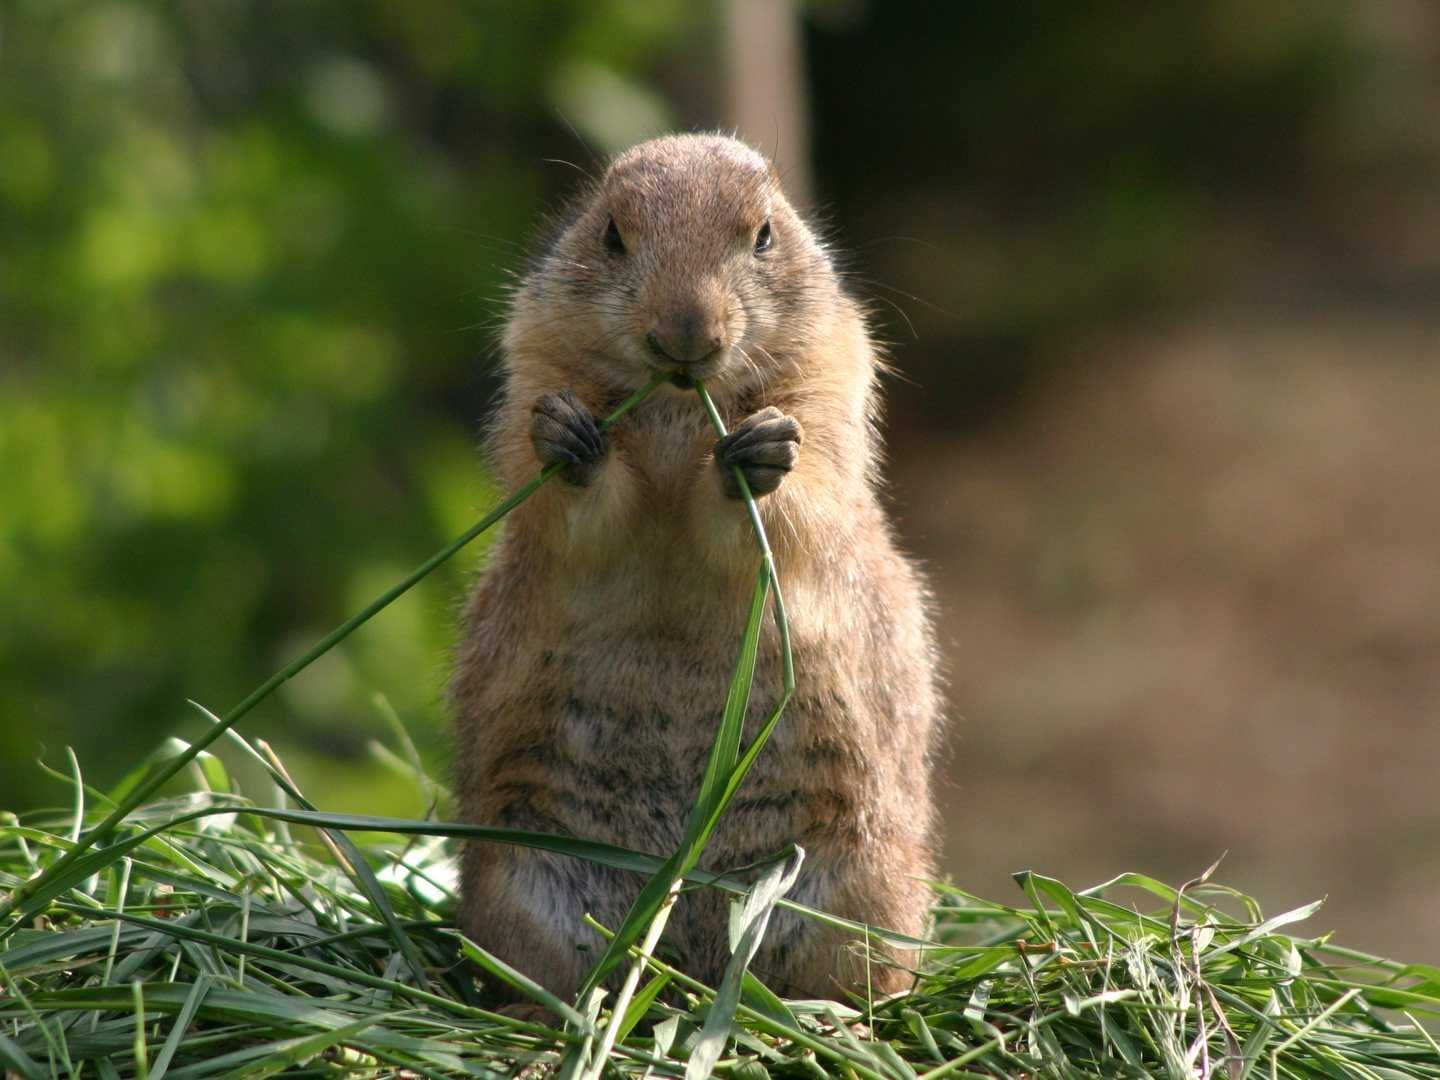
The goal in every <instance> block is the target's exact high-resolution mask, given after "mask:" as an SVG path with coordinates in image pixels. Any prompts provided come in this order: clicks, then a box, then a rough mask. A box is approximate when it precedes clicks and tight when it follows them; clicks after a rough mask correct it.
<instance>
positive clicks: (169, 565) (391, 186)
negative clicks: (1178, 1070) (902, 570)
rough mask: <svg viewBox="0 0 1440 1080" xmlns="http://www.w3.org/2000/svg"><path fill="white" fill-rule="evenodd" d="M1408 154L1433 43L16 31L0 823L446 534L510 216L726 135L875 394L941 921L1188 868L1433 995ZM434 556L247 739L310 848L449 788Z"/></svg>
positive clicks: (620, 2) (1417, 315) (3, 485)
mask: <svg viewBox="0 0 1440 1080" xmlns="http://www.w3.org/2000/svg"><path fill="white" fill-rule="evenodd" d="M1437 117H1440V6H1437V5H1436V4H1434V3H1433V2H1431V0H1380V2H1374V3H1329V2H1323V0H1308V2H1306V3H1293V2H1282V0H1216V2H1212V3H1208V4H1203V5H1200V4H1185V3H1163V4H1147V5H1140V6H1136V5H1114V4H1106V3H1099V2H1092V0H1080V2H1074V3H1070V4H1066V5H1060V6H1057V5H1054V4H1046V3H1038V2H1033V0H1018V2H1010V3H1003V4H1002V3H976V4H936V5H931V4H919V3H899V2H886V3H880V2H878V0H869V2H867V0H814V2H812V3H805V4H800V5H792V4H790V3H787V2H782V0H728V2H715V3H709V4H697V3H691V2H688V0H570V2H559V0H545V2H536V3H523V4H522V3H461V2H457V0H412V2H409V3H405V4H392V3H386V2H381V0H373V2H367V3H359V2H348V0H346V2H341V0H316V2H312V3H306V4H290V3H283V2H279V0H274V2H263V0H203V2H202V0H172V2H169V3H163V4H160V3H150V2H127V0H104V2H82V0H7V2H5V3H4V4H3V5H0V805H3V806H6V807H9V808H12V809H16V810H23V809H27V808H32V807H36V806H41V805H53V804H56V803H62V802H66V801H68V799H69V792H68V791H67V789H66V788H65V787H64V786H63V785H62V784H61V783H59V782H57V781H56V780H54V779H52V778H50V777H48V776H47V775H46V773H45V771H44V770H43V769H42V768H41V766H39V765H37V764H36V762H37V760H43V761H44V762H45V763H47V764H48V765H49V766H50V767H52V768H55V769H58V770H61V771H62V772H64V771H68V768H69V766H68V764H67V761H66V756H65V751H64V747H65V746H66V745H73V746H74V747H75V748H76V750H77V752H78V755H79V760H80V762H81V765H82V767H83V768H84V769H85V770H86V776H87V779H90V780H92V781H94V782H96V783H99V784H104V783H108V782H112V781H114V780H115V779H116V778H117V777H118V776H119V775H121V774H122V773H123V772H125V771H126V770H127V769H129V768H130V767H132V766H133V765H134V764H135V763H136V762H138V761H139V760H140V759H142V758H143V757H144V756H145V755H146V754H148V753H149V752H150V751H151V750H152V749H153V748H154V747H155V746H156V744H157V743H158V742H159V740H161V739H162V738H163V737H164V736H165V735H166V734H168V733H172V732H180V733H183V732H187V731H188V732H194V731H196V730H198V726H197V725H198V722H197V720H196V719H195V718H194V716H193V714H191V713H189V712H188V710H187V707H186V706H185V704H184V702H185V699H186V698H187V697H192V698H195V699H197V700H199V701H201V702H203V703H204V704H206V705H207V706H209V707H210V708H212V709H214V710H216V711H222V710H223V709H225V708H226V707H228V706H229V705H231V704H233V703H234V702H235V701H237V700H238V699H239V698H240V697H242V696H243V695H244V693H245V692H247V691H248V690H249V689H250V688H251V687H253V686H254V685H255V684H257V683H258V682H259V681H261V680H262V679H263V678H264V677H265V676H267V675H269V674H270V673H271V672H272V671H274V670H275V669H276V668H278V667H279V666H280V665H281V664H283V663H284V662H285V661H286V660H288V659H290V658H292V657H293V656H295V655H297V654H298V653H299V652H300V651H302V650H303V649H304V648H305V647H306V646H307V645H308V644H310V643H311V642H312V641H313V640H314V639H316V638H318V637H319V636H321V635H322V634H323V633H324V632H325V631H327V630H328V629H330V628H331V627H332V626H334V625H335V624H337V623H339V622H340V621H341V620H342V619H343V618H344V617H345V616H346V615H348V614H350V613H352V612H354V611H356V610H358V609H359V608H360V607H361V606H363V604H364V603H365V602H367V601H368V600H369V599H370V598H372V597H373V596H374V595H376V594H378V593H379V592H380V591H381V590H382V589H383V588H385V587H386V586H388V585H389V584H390V583H392V582H393V581H394V580H396V579H398V578H399V577H400V576H402V575H403V574H404V573H405V572H406V571H408V570H409V569H411V568H412V567H413V566H414V565H416V564H418V563H419V562H420V561H421V560H422V559H424V558H425V557H426V556H427V555H429V554H430V553H431V552H433V551H434V550H436V549H437V548H439V547H440V546H441V545H442V544H443V543H444V542H445V541H446V540H447V539H449V538H450V537H452V536H453V535H455V534H457V533H458V532H460V531H461V530H462V529H464V528H465V527H466V526H467V525H469V524H470V523H471V522H472V521H473V520H474V518H475V517H476V516H477V515H478V514H479V513H480V512H481V511H482V510H483V509H484V508H486V507H487V506H488V505H490V503H491V501H492V500H493V499H494V498H495V497H496V494H497V493H496V492H495V491H494V490H493V488H492V487H491V486H490V483H489V481H488V480H487V477H486V475H485V473H484V471H483V468H482V466H481V464H480V462H479V459H478V455H477V451H476V446H477V443H478V440H479V437H480V434H481V431H482V424H483V417H484V415H485V412H486V408H487V403H488V402H489V401H490V400H491V397H492V395H493V393H494V391H495V377H494V351H493V343H494V339H495V329H496V326H497V322H498V320H499V318H500V317H501V315H502V311H503V308H502V301H503V290H504V288H505V285H506V282H507V280H508V277H507V275H508V274H509V273H510V272H511V271H512V270H513V269H514V268H515V267H516V266H517V265H518V263H519V261H520V257H521V254H522V252H523V249H524V245H525V243H526V241H527V238H528V237H529V236H530V234H531V231H532V229H533V227H534V225H535V223H536V221H537V219H538V217H539V216H540V215H541V214H542V213H543V212H544V211H545V210H546V209H547V208H552V207H553V206H554V205H555V203H556V201H557V200H558V199H560V198H563V196H564V195H565V193H566V192H568V191H570V190H572V189H573V187H574V185H575V182H576V180H577V179H578V176H577V171H576V169H577V167H578V168H579V169H581V170H590V169H593V168H594V167H595V160H596V158H597V157H599V158H603V157H604V156H605V155H607V154H609V153H611V152H613V151H615V150H616V149H618V148H620V147H623V146H625V145H626V144H628V143H630V142H632V141H634V140H636V139H639V138H642V137H644V136H646V135H650V134H653V133H656V132H660V131H664V130H670V129H687V128H696V127H701V128H703V127H714V126H720V127H725V128H731V127H736V128H738V129H739V130H741V131H742V132H743V133H745V134H746V135H747V136H748V137H749V138H750V139H751V140H752V141H753V142H755V143H756V144H757V145H759V146H761V147H762V148H763V149H765V150H766V151H767V152H770V153H773V154H775V155H776V157H777V159H778V161H779V163H780V165H781V166H782V168H783V169H784V170H785V172H786V174H787V176H788V178H789V181H790V183H791V186H792V187H793V188H794V189H795V190H796V192H797V193H798V194H799V195H800V197H801V198H802V199H803V200H804V201H805V202H806V203H807V204H808V205H809V206H811V207H812V208H813V209H815V210H816V211H817V212H818V213H819V214H820V215H821V216H822V217H823V218H824V219H825V220H827V221H828V222H829V223H830V224H831V225H832V227H833V230H834V236H835V239H836V241H837V243H838V244H839V245H840V246H841V247H842V248H844V249H846V250H847V251H849V252H850V253H851V258H850V259H849V261H848V266H849V269H850V271H851V274H852V283H853V288H854V289H855V291H856V292H858V293H859V294H860V295H862V296H864V297H865V298H867V299H868V300H869V301H870V302H871V303H872V304H873V306H874V309H875V315H876V320H877V325H878V328H879V332H880V334H881V335H882V336H883V337H884V338H885V339H886V340H887V341H889V342H891V343H893V345H894V358H895V360H896V362H897V364H898V366H899V368H900V370H901V372H902V374H901V376H900V377H897V378H895V379H892V380H890V381H889V384H888V387H887V394H888V400H889V403H890V408H889V415H890V419H889V432H890V443H891V448H892V462H891V466H890V474H891V477H892V486H891V493H890V494H891V500H892V504H893V507H894V511H895V514H896V517H897V520H898V523H899V528H900V531H901V533H902V535H903V537H904V539H905V542H906V544H907V545H908V547H909V548H910V549H911V550H912V551H914V552H916V553H917V554H918V555H919V556H921V557H922V558H923V559H924V560H925V562H926V563H927V564H928V567H929V572H930V574H931V576H932V579H933V581H934V585H935V590H936V593H937V596H938V600H939V606H940V612H941V616H940V631H941V634H942V637H943V641H944V644H945V652H946V656H947V667H948V677H949V688H950V689H949V693H950V700H951V713H952V717H953V722H952V738H951V740H950V748H949V750H948V753H947V756H946V759H945V762H944V766H943V769H942V775H943V778H944V779H943V794H944V798H945V802H946V820H947V827H946V834H945V839H944V851H945V868H946V870H947V872H949V873H950V874H951V875H953V876H954V878H955V879H956V880H957V881H958V882H959V883H960V884H962V885H963V886H964V887H966V888H968V889H971V890H973V891H976V892H979V893H982V894H984V895H987V896H992V897H995V898H998V899H1006V900H1014V899H1018V896H1019V894H1018V892H1016V890H1015V889H1014V887H1013V885H1012V884H1011V883H1010V881H1009V879H1008V874H1009V873H1010V872H1011V871H1014V870H1018V869H1021V868H1033V869H1037V870H1041V871H1044V872H1047V873H1051V874H1055V875H1058V876H1061V877H1064V878H1065V879H1066V880H1067V881H1069V882H1070V883H1071V884H1073V885H1077V886H1079V885H1088V884H1093V883H1095V882H1097V881H1099V880H1101V879H1102V878H1104V877H1108V876H1110V875H1112V874H1114V873H1117V872H1120V871H1123V870H1130V869H1136V870H1143V871H1145V872H1148V873H1151V874H1154V875H1157V876H1160V877H1164V878H1168V879H1170V880H1171V881H1179V880H1183V879H1184V878H1186V877H1189V876H1191V875H1193V874H1195V873H1198V872H1199V871H1200V870H1202V869H1203V868H1204V867H1205V866H1206V865H1207V864H1208V863H1209V862H1210V861H1211V860H1212V859H1214V858H1215V857H1216V856H1218V855H1219V854H1221V853H1222V852H1224V851H1228V852H1229V856H1228V860H1227V862H1226V864H1225V865H1224V867H1223V869H1222V871H1221V873H1220V875H1219V876H1220V877H1221V878H1222V879H1224V880H1227V881H1230V882H1233V883H1234V884H1236V885H1238V886H1241V887H1243V888H1245V889H1246V890H1247V891H1250V892H1252V893H1254V894H1255V895H1257V896H1259V897H1260V898H1262V900H1264V901H1265V902H1266V903H1267V904H1268V905H1269V906H1270V907H1271V908H1273V909H1276V910H1278V909H1280V908H1281V907H1285V906H1291V905H1294V904H1298V903H1301V902H1304V901H1307V900H1310V899H1313V898H1316V897H1318V896H1322V895H1326V894H1328V895H1329V897H1330V902H1329V905H1328V906H1327V907H1326V909H1325V910H1324V911H1323V912H1322V913H1321V915H1320V916H1319V917H1318V918H1317V919H1316V920H1314V921H1313V922H1312V923H1311V924H1310V927H1311V929H1312V930H1313V931H1314V932H1319V931H1321V930H1324V929H1328V928H1335V929H1338V930H1339V931H1340V933H1341V936H1342V938H1343V940H1344V941H1346V942H1347V943H1348V944H1351V945H1353V946H1355V947H1359V948H1366V949H1373V950H1378V951H1383V952H1387V953H1392V954H1398V955H1401V956H1403V957H1404V958H1405V959H1409V960H1430V961H1435V960H1440V903H1437V902H1436V895H1437V893H1440V715H1437V706H1440V365H1437V363H1436V361H1437V359H1440V187H1437V184H1440V122H1437ZM566 162H568V163H571V164H566ZM479 556H480V552H479V551H478V550H468V551H467V552H466V553H464V555H463V556H462V557H460V558H459V559H457V560H455V561H454V563H452V564H451V565H448V566H447V567H445V568H444V569H443V570H442V571H441V572H439V573H437V574H436V575H434V576H433V577H432V578H431V579H429V580H427V581H426V582H425V583H424V585H423V586H422V587H420V588H418V589H417V590H415V592H414V593H412V594H411V595H409V596H407V597H406V598H405V599H404V600H403V601H401V602H400V603H398V604H397V605H395V607H394V608H392V609H390V610H388V611H387V612H386V613H384V614H383V615H382V616H381V617H380V618H378V619H376V620H375V621H374V622H373V623H372V624H370V625H369V626H368V627H366V628H365V629H364V630H363V631H362V632H360V633H359V634H357V635H356V636H355V637H354V638H352V639H351V640H350V641H349V642H347V643H346V644H345V645H344V646H343V647H342V648H340V649H338V650H337V651H336V652H334V653H332V654H330V655H329V656H327V657H326V658H325V659H324V660H323V661H321V662H320V663H319V664H317V665H316V666H315V667H314V668H312V669H311V670H310V671H308V672H306V673H305V674H304V675H303V676H302V677H300V678H299V679H297V680H295V681H294V682H293V683H291V684H290V685H288V686H287V687H286V688H285V689H284V691H283V692H282V693H281V694H279V695H277V697H276V698H275V699H273V700H272V701H271V702H270V703H268V704H267V705H265V706H264V707H263V708H262V709H261V710H260V711H258V712H257V713H256V714H255V715H254V716H253V717H251V718H250V719H249V720H247V721H246V724H245V729H246V731H247V732H250V733H252V734H256V735H263V736H265V737H267V738H269V739H271V740H272V741H274V742H275V743H276V745H277V747H278V748H279V750H280V752H281V754H282V756H283V757H284V758H285V759H286V760H287V762H288V763H289V764H290V765H291V766H292V768H293V769H294V771H295V772H296V774H297V779H298V780H299V781H300V783H301V786H302V787H304V788H306V789H307V791H308V793H309V794H310V795H311V797H312V798H313V799H314V800H315V801H316V802H318V803H319V804H321V805H322V806H325V807H329V808H334V809H364V810H368V811H376V812H394V813H404V814H413V813H416V812H418V811H420V810H422V809H423V803H422V800H421V799H420V796H419V795H418V793H417V792H416V791H414V789H413V786H411V785H409V784H407V783H406V782H405V781H404V780H402V779H400V778H399V777H398V776H397V775H396V774H394V773H393V772H391V771H390V770H389V769H388V768H386V766H385V765H384V764H383V762H382V761H380V760H379V759H378V758H377V757H376V756H375V754H374V753H373V752H372V749H371V742H372V740H375V739H377V738H379V739H390V735H389V728H388V721H387V715H388V714H389V713H390V712H391V711H393V713H394V714H397V715H398V717H399V718H400V719H401V721H402V722H403V723H404V725H405V726H406V727H407V728H408V729H409V730H410V731H411V732H412V733H413V734H414V736H415V738H416V739H417V741H418V742H419V744H420V747H421V750H422V752H423V753H424V754H425V756H426V757H427V758H428V759H429V760H430V761H431V762H433V763H434V766H435V768H436V769H437V771H438V772H440V773H442V774H443V773H444V772H445V770H446V769H447V765H446V756H447V749H446V735H445V728H446V719H445V713H444V706H443V701H442V697H441V695H442V688H443V685H444V682H445V677H446V666H447V653H448V649H449V644H450V642H451V639H452V636H453V633H454V615H455V609H456V604H457V602H458V600H459V598H460V596H461V594H462V592H463V590H464V588H465V586H466V583H467V581H468V579H469V577H470V575H471V574H472V573H473V571H474V568H475V566H476V565H477V561H478V559H479ZM392 744H393V742H392Z"/></svg>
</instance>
